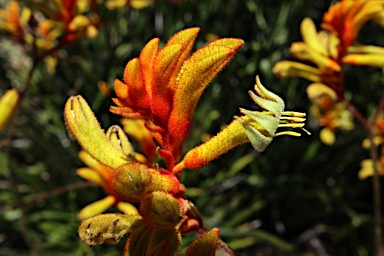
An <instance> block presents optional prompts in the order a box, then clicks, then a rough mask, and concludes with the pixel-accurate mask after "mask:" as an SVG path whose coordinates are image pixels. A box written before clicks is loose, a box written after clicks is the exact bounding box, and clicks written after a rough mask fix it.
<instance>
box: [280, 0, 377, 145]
mask: <svg viewBox="0 0 384 256" xmlns="http://www.w3.org/2000/svg"><path fill="white" fill-rule="evenodd" d="M383 17H384V1H381V0H378V1H377V0H368V1H367V0H342V1H340V2H338V3H336V4H334V5H332V6H331V7H330V8H329V10H328V11H327V12H326V13H325V14H324V16H323V22H322V24H321V27H322V28H323V30H321V31H319V32H317V30H316V27H315V24H314V22H313V21H312V20H311V19H310V18H305V19H304V20H303V21H302V23H301V27H300V31H301V35H302V37H303V42H295V43H293V44H292V45H291V47H290V51H291V53H292V55H293V56H294V57H295V58H297V59H299V60H301V61H308V62H311V63H313V64H314V65H307V64H303V63H300V62H295V61H280V62H278V63H276V65H275V66H274V68H273V72H274V73H275V74H276V75H278V76H280V77H296V76H298V77H302V78H305V79H308V80H310V81H312V82H313V83H312V84H311V85H309V87H308V89H307V94H308V97H309V99H310V100H311V101H312V103H313V105H314V107H313V109H314V113H315V115H314V116H315V117H317V118H318V119H319V120H320V122H319V123H320V125H321V126H323V127H325V130H324V131H322V132H321V137H320V138H321V139H322V141H323V142H325V143H326V144H333V142H334V140H335V139H334V131H336V130H350V129H352V128H353V124H352V115H351V114H350V113H348V110H347V109H346V107H345V104H339V103H340V102H341V103H343V101H344V100H345V95H344V65H345V64H349V65H368V66H373V67H380V68H382V67H384V48H383V47H379V46H372V45H362V44H360V43H358V42H357V41H356V39H357V36H358V34H359V32H360V30H361V28H362V26H363V25H364V24H365V23H366V22H367V21H369V20H375V21H376V22H378V23H379V24H380V25H381V26H383V25H384V22H383V20H384V19H383Z"/></svg>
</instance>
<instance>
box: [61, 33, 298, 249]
mask: <svg viewBox="0 0 384 256" xmlns="http://www.w3.org/2000/svg"><path fill="white" fill-rule="evenodd" d="M198 32H199V29H198V28H190V29H185V30H182V31H180V32H178V33H176V34H175V35H174V36H173V37H172V38H171V39H169V41H168V42H167V44H166V45H165V46H164V47H163V48H161V49H159V39H158V38H155V39H152V40H150V41H149V42H148V43H147V44H146V45H145V46H144V48H143V49H142V51H141V53H140V56H139V57H137V58H134V59H132V60H130V61H129V62H128V64H127V65H126V67H125V70H124V75H123V81H121V80H118V79H116V80H115V82H114V89H115V92H116V96H117V97H116V98H113V102H114V103H115V106H111V107H110V111H111V112H113V113H115V114H118V115H121V116H123V117H124V118H127V119H129V120H124V121H123V124H124V130H125V131H126V132H127V133H128V134H130V135H131V136H132V137H134V138H135V139H136V140H137V141H138V142H139V144H140V147H141V153H142V154H141V153H137V152H135V150H134V148H133V147H132V145H131V143H130V141H129V139H128V137H127V136H126V133H124V132H123V131H122V129H121V128H119V127H117V126H112V127H111V128H109V129H108V130H107V132H104V131H103V130H102V129H101V127H100V124H99V122H98V121H97V119H96V118H95V116H94V114H93V112H92V110H91V109H90V107H89V106H88V104H87V102H86V101H85V100H84V99H83V98H82V97H81V96H72V97H71V98H69V99H68V101H67V103H66V105H65V110H64V113H65V120H66V124H67V127H68V129H69V131H70V132H71V134H72V135H73V136H74V137H75V138H76V139H77V140H78V142H79V144H80V145H81V146H82V147H83V149H84V151H85V152H86V153H81V157H82V159H83V161H84V162H86V163H87V164H88V165H89V166H90V167H92V170H90V169H88V168H86V169H79V170H78V173H79V175H81V176H82V177H85V178H87V179H88V180H91V181H94V182H96V183H98V184H99V185H100V186H101V187H102V188H103V189H104V190H105V191H106V192H107V193H108V194H109V196H108V197H107V198H105V199H103V200H102V202H101V203H100V204H101V206H100V204H99V205H98V207H95V208H97V209H93V210H94V211H93V212H92V207H93V206H92V205H91V206H89V208H87V207H88V206H87V207H86V208H85V209H86V210H83V212H81V216H80V217H81V218H84V217H89V216H92V215H94V214H95V213H100V212H102V211H104V210H105V208H106V206H108V207H109V206H110V205H112V204H115V205H117V207H119V204H120V203H122V202H131V203H139V212H138V213H134V212H133V211H132V208H129V209H128V212H129V214H102V215H97V216H94V217H91V218H87V219H85V220H84V221H83V222H82V223H81V225H80V227H79V235H80V238H81V239H82V241H83V242H85V243H87V244H89V245H96V244H101V243H112V244H114V243H117V242H119V241H120V240H121V239H122V237H123V236H125V235H127V234H129V239H128V241H127V243H126V246H125V249H124V255H139V254H140V255H144V254H145V255H157V254H159V252H161V255H175V254H176V253H177V252H178V250H179V247H180V243H181V235H183V234H186V233H189V232H197V233H199V234H202V235H201V236H200V237H199V238H198V239H197V240H196V241H195V242H194V243H192V244H191V245H190V246H189V248H188V250H187V252H186V255H201V253H199V252H202V251H204V254H205V255H213V253H214V252H215V250H216V248H217V247H218V246H219V247H220V248H221V249H223V250H224V251H226V252H227V253H229V254H231V251H230V249H229V248H228V247H226V246H224V245H223V244H222V243H220V242H219V239H218V235H219V230H218V229H216V228H214V229H212V230H210V231H206V230H205V228H204V224H203V220H202V218H201V215H200V213H199V211H198V210H197V208H196V207H195V206H194V205H193V203H192V202H191V201H190V200H188V198H187V197H186V195H185V187H184V185H183V184H181V182H180V179H181V176H182V171H183V170H185V169H197V168H200V167H202V166H204V165H206V164H208V163H209V162H210V161H212V160H214V159H216V158H218V157H219V156H220V155H222V154H224V153H226V152H227V151H229V150H231V149H233V148H235V147H237V146H239V145H241V144H244V143H251V144H252V145H253V147H254V148H255V149H256V150H258V151H263V150H264V149H265V148H266V147H267V146H268V145H269V144H270V143H271V141H272V139H273V137H275V136H278V135H292V136H300V133H297V132H294V131H289V130H288V131H287V130H286V131H277V129H278V128H283V129H286V128H287V127H288V128H299V129H302V130H303V131H305V130H304V129H303V126H304V121H305V114H304V113H297V112H291V111H284V107H285V105H284V102H283V100H282V99H281V98H280V97H279V96H277V95H276V94H274V93H272V92H270V91H268V90H267V89H266V88H265V87H264V86H263V85H262V84H261V82H260V80H259V79H258V78H256V85H255V91H254V92H253V91H250V92H249V94H250V96H251V98H252V99H253V101H254V102H255V103H256V104H257V105H258V106H259V107H260V108H262V111H250V110H246V109H240V112H241V115H239V116H235V117H234V120H233V121H232V122H231V123H230V124H229V125H228V126H227V127H226V128H225V129H224V130H222V131H221V132H219V133H218V134H217V135H216V136H214V137H212V138H211V139H209V140H208V141H206V142H204V143H202V144H201V145H199V146H197V147H195V148H193V149H191V150H189V151H188V152H187V153H186V155H185V156H184V157H183V158H182V155H183V152H184V150H183V142H184V141H185V140H186V138H187V137H188V135H189V132H190V130H191V125H192V119H193V115H194V112H195V109H196V106H197V103H198V101H199V99H200V97H201V95H202V93H203V91H204V90H205V88H206V87H207V86H208V85H209V83H210V82H211V81H212V80H213V79H214V78H215V77H216V75H217V74H218V73H219V72H220V71H221V70H222V69H223V68H224V67H225V66H226V65H227V64H228V63H229V62H230V61H231V59H232V58H233V56H234V55H235V53H236V52H237V51H238V50H239V48H240V47H241V46H242V45H243V41H242V40H241V39H236V38H223V39H218V40H215V41H213V42H210V43H209V44H207V45H206V46H204V47H202V48H200V49H198V50H197V51H195V52H194V53H193V54H192V55H191V54H190V53H191V50H192V47H193V44H194V41H195V39H196V37H197V35H198ZM130 119H134V120H130ZM138 120H139V121H138ZM155 145H156V147H155ZM157 158H158V159H161V160H162V163H163V164H162V165H160V164H154V161H155V160H156V159H157ZM181 159H182V160H181ZM96 205H97V203H96ZM120 206H121V205H120ZM120 208H122V207H120ZM89 209H91V210H89ZM88 210H89V211H88ZM122 211H123V212H127V211H126V210H125V209H122Z"/></svg>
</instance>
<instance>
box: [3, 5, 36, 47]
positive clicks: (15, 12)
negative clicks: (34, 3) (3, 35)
mask: <svg viewBox="0 0 384 256" xmlns="http://www.w3.org/2000/svg"><path fill="white" fill-rule="evenodd" d="M30 16H31V10H30V9H28V8H26V7H22V6H20V4H19V3H18V2H17V1H10V2H9V4H8V6H6V7H5V9H0V30H5V31H7V32H9V33H10V34H12V35H13V36H14V37H15V38H16V39H17V40H23V38H24V33H25V29H26V27H27V25H28V20H29V18H30Z"/></svg>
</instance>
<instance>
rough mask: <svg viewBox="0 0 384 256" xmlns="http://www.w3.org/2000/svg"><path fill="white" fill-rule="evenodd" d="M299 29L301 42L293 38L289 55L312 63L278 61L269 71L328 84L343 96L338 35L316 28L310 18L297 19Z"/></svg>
mask: <svg viewBox="0 0 384 256" xmlns="http://www.w3.org/2000/svg"><path fill="white" fill-rule="evenodd" d="M300 32H301V35H302V38H303V42H295V43H293V44H292V45H291V47H290V52H291V53H292V55H293V56H294V57H295V58H297V59H299V60H302V61H309V62H311V63H313V64H314V65H315V66H311V65H308V64H304V63H300V62H295V61H286V60H284V61H279V62H278V63H276V64H275V66H274V67H273V70H272V71H273V73H274V74H275V75H277V76H279V77H302V78H305V79H307V80H310V81H312V82H316V83H322V84H324V85H325V86H327V87H329V88H331V89H332V90H333V91H334V92H335V93H336V95H337V97H338V98H340V99H341V98H343V97H344V96H343V94H344V88H343V85H342V73H341V69H342V68H341V63H339V60H338V58H339V52H338V48H337V46H338V44H339V39H338V38H337V37H336V36H335V35H334V34H332V33H329V32H327V31H320V32H317V30H316V27H315V24H314V22H313V20H312V19H310V18H305V19H304V20H303V21H302V22H301V26H300Z"/></svg>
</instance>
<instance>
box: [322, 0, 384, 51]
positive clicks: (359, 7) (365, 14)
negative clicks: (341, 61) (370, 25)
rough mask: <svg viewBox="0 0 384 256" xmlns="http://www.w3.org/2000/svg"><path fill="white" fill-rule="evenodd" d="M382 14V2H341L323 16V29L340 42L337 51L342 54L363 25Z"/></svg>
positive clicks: (372, 0) (381, 0) (353, 40)
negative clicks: (332, 34)
mask: <svg viewBox="0 0 384 256" xmlns="http://www.w3.org/2000/svg"><path fill="white" fill-rule="evenodd" d="M383 13H384V1H383V0H342V1H340V2H338V3H336V4H333V5H331V7H330V8H329V10H328V11H327V12H326V13H325V14H324V16H323V23H322V24H321V26H322V28H323V29H326V30H328V31H330V32H332V33H335V34H336V36H337V37H338V38H339V39H340V41H341V45H340V46H341V47H342V49H341V48H340V49H339V50H340V51H341V52H342V53H343V52H344V50H346V48H347V47H348V46H351V45H352V44H353V43H354V42H355V40H356V38H357V35H358V33H359V32H360V29H361V28H362V27H363V25H364V24H365V23H366V22H367V21H369V20H372V19H378V20H380V18H381V17H382V15H383Z"/></svg>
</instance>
